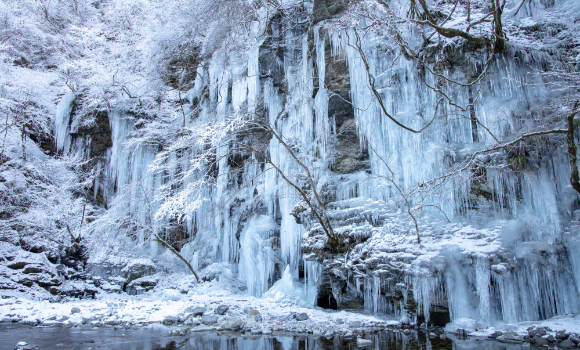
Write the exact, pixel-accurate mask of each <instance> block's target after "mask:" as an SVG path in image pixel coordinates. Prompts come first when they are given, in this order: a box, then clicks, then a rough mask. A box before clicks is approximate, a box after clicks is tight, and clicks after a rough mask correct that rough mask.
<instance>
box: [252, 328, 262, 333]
mask: <svg viewBox="0 0 580 350" xmlns="http://www.w3.org/2000/svg"><path fill="white" fill-rule="evenodd" d="M252 334H262V330H261V329H260V328H253V329H252Z"/></svg>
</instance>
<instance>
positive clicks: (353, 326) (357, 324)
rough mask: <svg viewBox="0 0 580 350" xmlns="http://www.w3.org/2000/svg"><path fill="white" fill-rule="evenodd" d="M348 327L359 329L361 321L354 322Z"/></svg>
mask: <svg viewBox="0 0 580 350" xmlns="http://www.w3.org/2000/svg"><path fill="white" fill-rule="evenodd" d="M348 326H349V327H350V328H358V327H360V322H359V321H352V322H349V323H348Z"/></svg>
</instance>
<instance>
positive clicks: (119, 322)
mask: <svg viewBox="0 0 580 350" xmlns="http://www.w3.org/2000/svg"><path fill="white" fill-rule="evenodd" d="M163 322H164V323H165V321H163ZM121 323H122V322H121V320H108V321H107V322H105V324H106V325H107V326H118V325H120V324H121Z"/></svg>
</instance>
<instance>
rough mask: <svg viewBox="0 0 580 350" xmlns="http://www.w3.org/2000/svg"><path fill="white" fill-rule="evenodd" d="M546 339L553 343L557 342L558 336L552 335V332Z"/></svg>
mask: <svg viewBox="0 0 580 350" xmlns="http://www.w3.org/2000/svg"><path fill="white" fill-rule="evenodd" d="M546 339H548V341H549V342H550V343H553V342H555V341H556V338H554V336H553V335H551V334H550V335H549V336H547V337H546Z"/></svg>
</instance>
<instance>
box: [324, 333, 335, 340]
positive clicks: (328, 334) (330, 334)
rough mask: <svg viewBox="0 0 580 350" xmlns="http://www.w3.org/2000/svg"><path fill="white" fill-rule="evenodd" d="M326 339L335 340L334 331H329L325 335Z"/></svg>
mask: <svg viewBox="0 0 580 350" xmlns="http://www.w3.org/2000/svg"><path fill="white" fill-rule="evenodd" d="M324 337H325V338H326V339H330V338H333V337H334V332H333V331H328V332H326V333H324Z"/></svg>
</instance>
